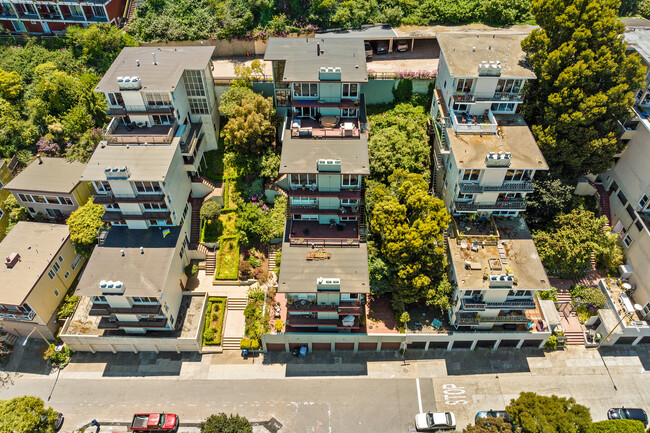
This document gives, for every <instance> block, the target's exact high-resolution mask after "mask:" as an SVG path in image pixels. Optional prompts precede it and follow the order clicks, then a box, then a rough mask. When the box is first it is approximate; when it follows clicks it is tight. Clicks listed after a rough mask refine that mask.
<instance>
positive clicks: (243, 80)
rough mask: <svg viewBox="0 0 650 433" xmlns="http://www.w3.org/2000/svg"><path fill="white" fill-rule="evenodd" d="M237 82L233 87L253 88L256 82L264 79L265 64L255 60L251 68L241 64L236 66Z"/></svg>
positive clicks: (235, 81) (234, 82)
mask: <svg viewBox="0 0 650 433" xmlns="http://www.w3.org/2000/svg"><path fill="white" fill-rule="evenodd" d="M235 77H236V78H235V80H234V81H233V83H232V85H233V86H235V87H252V86H253V83H252V81H254V80H259V79H262V78H264V62H262V61H261V60H260V59H255V60H253V61H252V62H251V64H250V66H247V65H246V64H245V63H240V64H239V65H236V66H235Z"/></svg>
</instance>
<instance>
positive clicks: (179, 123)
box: [61, 47, 218, 350]
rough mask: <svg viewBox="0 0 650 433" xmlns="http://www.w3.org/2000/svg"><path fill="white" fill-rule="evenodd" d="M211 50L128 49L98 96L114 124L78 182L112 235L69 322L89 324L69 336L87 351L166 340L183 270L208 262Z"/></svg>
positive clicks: (178, 323)
mask: <svg viewBox="0 0 650 433" xmlns="http://www.w3.org/2000/svg"><path fill="white" fill-rule="evenodd" d="M213 51H214V48H209V47H177V48H158V47H147V48H125V49H124V50H122V52H121V53H120V55H119V56H118V57H117V59H116V60H115V62H114V63H113V65H112V66H111V67H110V68H109V70H108V72H107V73H106V74H105V75H104V77H103V78H102V80H101V81H100V83H99V84H98V86H97V88H96V91H98V92H103V93H104V94H105V95H106V98H107V101H108V105H109V111H108V115H109V116H111V117H113V119H112V120H111V122H110V124H109V126H108V128H107V130H106V133H105V137H104V138H105V141H102V142H101V143H100V144H99V145H98V146H97V149H96V150H95V152H94V153H93V155H92V157H91V158H90V161H89V162H88V165H87V167H86V170H85V171H84V172H83V174H82V175H80V179H81V180H83V181H86V182H91V183H92V184H93V186H94V189H95V198H94V202H95V203H97V204H101V205H103V206H104V208H105V210H106V211H105V213H104V216H103V217H102V219H103V221H105V222H107V223H109V224H110V226H111V227H110V229H109V230H108V233H107V234H102V235H101V236H100V241H99V245H98V246H97V247H96V248H95V249H94V251H93V253H92V256H91V257H90V259H89V263H88V266H87V269H86V271H85V272H84V275H83V278H82V279H81V281H80V282H79V285H78V287H77V292H76V294H78V295H80V296H82V297H84V298H82V299H83V300H84V303H83V304H82V305H86V306H88V308H85V307H83V308H80V309H79V311H78V314H75V316H73V318H72V321H71V322H75V323H84V325H83V326H80V327H77V328H75V327H74V326H70V327H68V329H67V330H66V332H68V334H63V333H62V337H61V338H62V339H63V340H64V341H66V339H69V341H70V342H71V344H77V345H78V346H75V347H80V349H79V350H94V349H93V348H92V345H93V344H94V343H89V342H92V341H97V338H99V337H111V336H115V335H126V334H128V335H133V334H149V333H151V334H152V336H151V337H152V338H160V337H161V336H162V337H168V336H170V335H172V334H173V333H174V332H176V331H178V329H179V327H182V320H181V318H183V317H185V314H186V311H185V310H183V308H182V302H181V298H182V291H183V290H184V289H185V286H186V283H187V276H186V275H185V272H184V269H185V267H186V266H187V265H188V264H189V262H190V259H191V258H205V254H204V253H199V252H198V251H196V248H197V246H198V233H199V230H200V227H199V223H200V218H199V217H198V214H199V210H200V206H201V203H202V201H203V197H205V196H206V195H207V194H208V193H211V192H212V191H213V188H212V187H210V186H209V185H206V182H205V180H204V179H203V178H202V177H201V176H199V174H198V171H199V168H200V164H201V161H202V159H203V156H204V152H205V151H207V150H213V149H216V148H217V139H216V135H215V129H216V128H217V124H218V119H217V117H218V114H217V108H216V101H215V98H214V90H213V87H214V86H213V85H212V77H211V72H210V70H211V68H210V64H211V57H212V54H213ZM152 52H153V53H154V56H152ZM193 216H194V218H193ZM193 238H196V242H193V244H192V245H191V246H190V240H192V239H193ZM190 247H191V248H192V251H190ZM86 297H89V298H90V299H91V302H90V303H88V302H87V301H88V298H86ZM197 326H198V325H197ZM70 329H80V330H81V331H76V333H74V334H73V333H72V331H70ZM86 337H87V338H86ZM112 341H115V340H111V339H110V338H107V339H105V340H104V343H102V344H103V346H102V344H100V346H102V347H113V346H112V344H113V343H112ZM137 341H138V343H137V344H136V349H137V348H138V347H140V346H138V345H139V344H142V345H143V346H142V350H151V349H148V347H150V345H149V346H147V344H150V343H147V342H146V339H139V340H137Z"/></svg>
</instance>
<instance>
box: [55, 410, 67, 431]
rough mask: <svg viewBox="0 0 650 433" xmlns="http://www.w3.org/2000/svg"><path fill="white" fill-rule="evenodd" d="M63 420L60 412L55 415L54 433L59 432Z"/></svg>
mask: <svg viewBox="0 0 650 433" xmlns="http://www.w3.org/2000/svg"><path fill="white" fill-rule="evenodd" d="M64 420H65V418H64V417H63V414H62V413H61V412H57V413H56V421H54V431H55V432H56V431H59V430H61V427H63V421H64Z"/></svg>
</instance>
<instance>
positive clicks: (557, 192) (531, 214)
mask: <svg viewBox="0 0 650 433" xmlns="http://www.w3.org/2000/svg"><path fill="white" fill-rule="evenodd" d="M572 192H573V187H572V186H571V185H569V184H566V183H564V182H562V181H561V180H560V179H557V178H552V177H546V178H543V179H536V180H535V190H534V192H533V193H532V194H529V195H528V196H527V197H526V200H527V203H528V205H527V206H526V213H525V218H526V222H527V223H528V225H529V226H530V227H532V228H535V229H538V228H542V227H544V226H545V225H547V224H549V223H550V222H551V221H552V220H553V218H554V217H555V216H557V215H559V214H561V213H564V212H566V211H568V210H569V206H571V200H572V198H573V195H572Z"/></svg>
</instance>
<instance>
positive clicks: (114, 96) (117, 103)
mask: <svg viewBox="0 0 650 433" xmlns="http://www.w3.org/2000/svg"><path fill="white" fill-rule="evenodd" d="M68 7H69V8H70V9H72V6H68ZM72 15H74V13H73V14H72ZM106 95H107V96H108V104H109V105H111V106H113V107H124V99H122V94H121V93H107V94H106Z"/></svg>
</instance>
